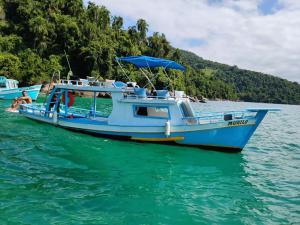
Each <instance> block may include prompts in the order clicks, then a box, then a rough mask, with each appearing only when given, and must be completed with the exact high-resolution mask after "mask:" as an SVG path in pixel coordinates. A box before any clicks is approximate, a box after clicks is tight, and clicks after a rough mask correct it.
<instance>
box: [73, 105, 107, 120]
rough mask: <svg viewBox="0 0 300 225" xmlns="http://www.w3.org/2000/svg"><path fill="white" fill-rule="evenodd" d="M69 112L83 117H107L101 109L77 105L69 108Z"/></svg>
mask: <svg viewBox="0 0 300 225" xmlns="http://www.w3.org/2000/svg"><path fill="white" fill-rule="evenodd" d="M68 114H71V115H75V116H81V117H87V118H93V117H107V116H105V115H103V113H101V112H99V111H95V110H93V109H83V108H77V107H70V108H68Z"/></svg>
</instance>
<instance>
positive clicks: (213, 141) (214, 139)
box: [20, 110, 268, 152]
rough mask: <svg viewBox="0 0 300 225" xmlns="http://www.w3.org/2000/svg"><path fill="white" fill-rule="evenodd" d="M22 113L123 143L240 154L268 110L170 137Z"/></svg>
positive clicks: (154, 129) (159, 129) (175, 129)
mask: <svg viewBox="0 0 300 225" xmlns="http://www.w3.org/2000/svg"><path fill="white" fill-rule="evenodd" d="M20 112H21V113H23V114H24V115H25V116H26V117H28V118H31V119H34V120H39V121H42V122H47V123H51V124H55V125H56V126H60V127H63V128H66V129H71V130H75V131H80V132H83V133H90V134H92V135H97V136H98V135H99V136H105V137H111V138H117V139H120V140H124V139H126V140H133V141H143V142H159V143H168V144H170V143H172V144H179V145H188V146H194V147H200V148H204V149H212V150H221V151H225V152H239V151H241V150H242V149H243V148H244V147H245V145H246V144H247V142H248V141H249V139H250V138H251V136H252V135H253V133H254V131H255V130H256V128H257V127H258V125H259V124H260V122H261V121H262V119H263V118H264V117H265V115H266V113H267V112H268V111H267V110H261V111H259V112H258V113H257V116H256V117H255V118H252V119H249V120H247V122H246V123H245V120H235V121H224V122H221V123H212V124H202V125H201V124H199V125H193V126H191V125H181V126H172V128H171V133H170V135H166V134H165V127H164V126H144V127H142V126H116V125H114V126H113V125H109V124H107V122H104V121H102V122H100V121H93V120H88V119H82V118H78V119H74V118H59V119H58V120H57V121H56V122H54V121H53V120H52V119H51V118H47V117H40V116H38V115H33V114H27V113H25V112H22V110H21V111H20ZM241 121H243V122H241Z"/></svg>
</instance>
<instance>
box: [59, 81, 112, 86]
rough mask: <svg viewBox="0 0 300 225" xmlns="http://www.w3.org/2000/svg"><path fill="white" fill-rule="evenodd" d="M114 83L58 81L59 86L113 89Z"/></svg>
mask: <svg viewBox="0 0 300 225" xmlns="http://www.w3.org/2000/svg"><path fill="white" fill-rule="evenodd" d="M113 83H114V81H112V80H106V81H89V80H86V79H79V80H60V83H59V84H61V85H72V86H96V87H114V86H113Z"/></svg>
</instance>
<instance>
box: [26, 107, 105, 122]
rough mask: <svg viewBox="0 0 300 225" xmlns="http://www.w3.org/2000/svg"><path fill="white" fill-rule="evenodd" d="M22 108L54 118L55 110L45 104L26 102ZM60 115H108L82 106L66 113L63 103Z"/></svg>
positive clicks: (31, 112) (33, 113) (34, 113)
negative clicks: (49, 108)
mask: <svg viewBox="0 0 300 225" xmlns="http://www.w3.org/2000/svg"><path fill="white" fill-rule="evenodd" d="M20 110H21V111H22V112H25V113H28V114H32V115H38V116H47V117H49V118H52V116H53V113H54V110H46V107H45V105H44V104H42V103H40V104H34V105H33V104H32V105H28V104H24V105H21V106H20ZM58 115H59V116H61V117H66V116H67V117H73V116H74V117H83V118H95V117H107V116H105V115H103V114H102V113H101V112H99V111H94V110H88V109H82V108H77V107H70V108H68V113H67V115H66V114H65V111H64V106H63V105H62V106H61V107H60V112H59V113H58Z"/></svg>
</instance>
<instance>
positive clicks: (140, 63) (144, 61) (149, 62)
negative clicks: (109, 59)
mask: <svg viewBox="0 0 300 225" xmlns="http://www.w3.org/2000/svg"><path fill="white" fill-rule="evenodd" d="M116 59H117V60H119V61H124V62H128V63H131V64H133V65H135V66H136V67H138V68H147V67H149V68H155V67H164V68H165V69H176V70H182V71H185V67H184V66H182V65H180V64H178V63H176V62H174V61H172V60H168V59H160V58H155V57H150V56H128V57H120V58H116Z"/></svg>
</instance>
